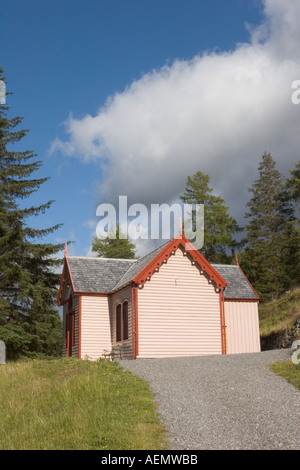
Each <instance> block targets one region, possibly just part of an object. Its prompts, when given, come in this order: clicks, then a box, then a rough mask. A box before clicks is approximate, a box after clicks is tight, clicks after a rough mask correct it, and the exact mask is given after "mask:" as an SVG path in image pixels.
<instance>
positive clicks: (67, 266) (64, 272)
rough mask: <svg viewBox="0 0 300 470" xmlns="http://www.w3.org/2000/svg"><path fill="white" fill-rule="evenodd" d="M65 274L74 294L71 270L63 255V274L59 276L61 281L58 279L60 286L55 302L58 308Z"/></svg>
mask: <svg viewBox="0 0 300 470" xmlns="http://www.w3.org/2000/svg"><path fill="white" fill-rule="evenodd" d="M67 274H69V277H70V282H71V285H72V289H73V293H75V288H74V283H73V279H72V274H71V270H70V266H69V263H68V258H67V255H66V253H65V258H64V267H63V272H62V276H61V279H60V286H59V292H58V298H57V302H56V305H58V306H60V305H61V303H60V301H61V297H62V292H63V288H64V283H65V281H66V279H67Z"/></svg>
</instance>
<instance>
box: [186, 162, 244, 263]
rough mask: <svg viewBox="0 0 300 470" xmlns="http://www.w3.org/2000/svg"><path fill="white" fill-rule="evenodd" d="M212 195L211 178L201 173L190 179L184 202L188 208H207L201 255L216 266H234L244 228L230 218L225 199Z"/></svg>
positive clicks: (205, 209)
mask: <svg viewBox="0 0 300 470" xmlns="http://www.w3.org/2000/svg"><path fill="white" fill-rule="evenodd" d="M212 192H213V189H212V188H210V187H209V175H206V174H204V173H202V172H201V171H198V172H197V173H195V174H194V175H193V176H189V177H188V178H187V183H186V189H185V192H184V194H183V195H181V196H180V199H181V200H182V201H183V202H184V203H186V204H204V246H203V249H201V250H200V251H201V252H202V253H203V255H204V256H205V257H206V259H207V260H208V261H210V262H212V263H231V262H232V261H233V255H234V251H235V250H236V249H237V247H238V246H239V243H238V242H237V241H236V240H235V238H234V237H235V234H237V233H238V232H239V231H240V228H239V226H238V224H237V222H236V220H235V219H234V218H233V217H231V216H230V215H229V213H228V207H227V206H226V205H225V201H224V199H222V198H221V197H219V196H215V195H213V194H212Z"/></svg>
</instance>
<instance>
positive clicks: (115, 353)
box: [102, 344, 123, 361]
mask: <svg viewBox="0 0 300 470" xmlns="http://www.w3.org/2000/svg"><path fill="white" fill-rule="evenodd" d="M122 349H123V345H122V344H119V345H117V346H114V347H113V348H112V349H111V351H108V350H107V349H105V350H104V351H103V354H102V356H104V358H105V359H106V358H109V359H110V360H112V361H113V360H114V359H115V358H116V357H119V358H120V359H122Z"/></svg>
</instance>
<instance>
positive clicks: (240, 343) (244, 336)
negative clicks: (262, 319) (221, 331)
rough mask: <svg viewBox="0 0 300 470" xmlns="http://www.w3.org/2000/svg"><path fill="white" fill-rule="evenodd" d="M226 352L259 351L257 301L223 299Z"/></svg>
mask: <svg viewBox="0 0 300 470" xmlns="http://www.w3.org/2000/svg"><path fill="white" fill-rule="evenodd" d="M224 314H225V325H226V346H227V347H226V349H227V354H236V353H251V352H259V351H260V336H259V320H258V303H257V302H245V301H243V302H239V301H233V302H230V301H225V302H224Z"/></svg>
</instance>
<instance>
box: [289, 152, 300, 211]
mask: <svg viewBox="0 0 300 470" xmlns="http://www.w3.org/2000/svg"><path fill="white" fill-rule="evenodd" d="M290 174H291V176H290V179H289V180H288V181H287V187H288V189H289V191H290V196H291V198H292V199H293V200H294V201H296V202H300V160H299V162H297V163H296V164H295V168H294V169H293V170H290Z"/></svg>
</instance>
